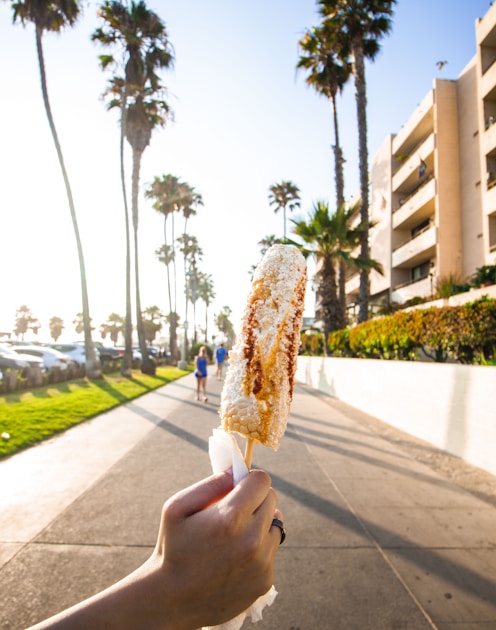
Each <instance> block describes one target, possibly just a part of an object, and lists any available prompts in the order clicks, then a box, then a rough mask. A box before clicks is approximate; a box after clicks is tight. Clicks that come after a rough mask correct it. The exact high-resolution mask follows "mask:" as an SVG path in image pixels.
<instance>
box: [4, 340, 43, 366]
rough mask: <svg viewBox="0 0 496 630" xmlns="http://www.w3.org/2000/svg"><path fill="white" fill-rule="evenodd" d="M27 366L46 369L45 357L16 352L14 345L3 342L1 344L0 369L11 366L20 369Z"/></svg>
mask: <svg viewBox="0 0 496 630" xmlns="http://www.w3.org/2000/svg"><path fill="white" fill-rule="evenodd" d="M30 347H31V346H30ZM27 367H40V368H42V369H44V363H43V359H41V358H40V357H35V356H33V355H31V354H26V353H21V352H15V351H14V347H9V346H5V345H3V344H1V345H0V369H2V368H11V369H15V370H20V369H23V368H27Z"/></svg>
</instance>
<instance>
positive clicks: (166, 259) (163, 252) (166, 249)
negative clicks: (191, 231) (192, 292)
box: [155, 244, 177, 360]
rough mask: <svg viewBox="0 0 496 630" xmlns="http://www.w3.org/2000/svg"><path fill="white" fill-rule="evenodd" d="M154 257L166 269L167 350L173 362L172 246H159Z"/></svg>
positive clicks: (174, 319)
mask: <svg viewBox="0 0 496 630" xmlns="http://www.w3.org/2000/svg"><path fill="white" fill-rule="evenodd" d="M155 255H156V256H157V258H158V260H159V262H161V263H163V264H164V265H165V267H166V269H167V290H168V297H169V315H170V317H169V319H168V322H169V348H170V352H171V356H172V358H173V359H174V360H175V358H176V356H177V323H176V317H174V316H173V313H174V314H175V312H176V311H175V306H174V309H173V308H172V295H171V286H170V273H169V265H170V264H171V263H172V262H173V261H174V260H175V255H176V254H175V251H174V248H173V246H172V245H166V244H164V245H161V246H160V247H159V248H158V249H157V250H155Z"/></svg>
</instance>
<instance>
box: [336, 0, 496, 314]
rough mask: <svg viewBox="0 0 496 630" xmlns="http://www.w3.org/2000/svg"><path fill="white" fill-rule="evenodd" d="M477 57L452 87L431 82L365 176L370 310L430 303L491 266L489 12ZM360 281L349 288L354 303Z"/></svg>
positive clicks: (493, 39)
mask: <svg viewBox="0 0 496 630" xmlns="http://www.w3.org/2000/svg"><path fill="white" fill-rule="evenodd" d="M475 30H476V42H477V51H476V54H475V56H474V58H473V59H472V60H471V61H470V62H469V63H468V64H467V66H466V67H465V68H464V70H463V71H462V73H461V74H460V76H459V77H458V78H457V79H456V80H445V79H435V80H434V81H433V85H432V89H431V90H430V91H429V92H428V93H427V94H426V95H425V96H424V98H423V100H422V101H421V103H420V104H419V105H418V106H417V108H416V109H415V111H414V112H413V113H412V115H411V116H410V118H409V119H408V120H407V121H406V122H405V124H404V125H403V127H402V128H401V130H400V131H398V132H397V133H396V134H394V135H391V136H388V137H387V138H386V140H385V141H384V143H383V144H382V146H381V147H380V149H379V151H378V152H377V153H376V154H375V156H374V158H373V160H372V164H371V172H370V181H371V204H370V207H371V219H372V221H373V222H374V227H372V229H371V231H370V252H371V256H372V257H373V258H374V259H376V260H378V261H379V262H380V263H381V264H382V266H383V269H384V275H382V276H381V275H380V274H378V273H376V272H372V273H371V276H370V294H371V303H372V304H375V305H376V306H381V305H385V304H388V303H399V304H401V303H404V302H406V301H407V300H409V299H411V298H413V297H416V296H420V297H424V298H425V297H428V296H430V295H433V294H434V292H435V289H436V286H437V284H438V282H439V281H441V280H443V279H448V278H451V279H457V280H459V281H460V282H464V281H467V280H468V279H469V278H470V276H472V275H473V274H474V273H475V272H476V270H477V268H478V267H481V266H483V265H492V264H496V63H495V62H496V4H495V5H493V6H492V7H491V8H490V9H489V11H488V12H487V14H486V15H485V16H484V18H482V19H480V20H478V21H477V22H476V25H475ZM358 284H359V283H358V275H357V274H353V275H351V276H350V277H349V278H348V281H347V283H346V293H347V300H348V303H349V304H353V303H354V302H356V300H357V295H358Z"/></svg>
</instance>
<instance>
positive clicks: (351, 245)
mask: <svg viewBox="0 0 496 630" xmlns="http://www.w3.org/2000/svg"><path fill="white" fill-rule="evenodd" d="M359 212H360V204H356V205H353V206H346V205H345V204H344V203H343V204H342V205H341V206H339V207H338V208H337V210H336V212H335V213H334V215H333V217H332V223H333V230H334V236H335V238H336V242H337V243H338V251H339V260H338V271H339V273H338V300H339V305H340V308H341V312H342V315H343V321H345V320H346V292H345V285H346V270H347V269H349V268H352V269H358V270H359V271H360V270H362V269H364V270H365V271H367V272H368V271H370V269H375V270H376V271H378V272H379V273H380V274H382V273H383V268H382V265H381V264H380V263H379V262H377V261H376V260H373V259H371V258H366V259H362V257H361V256H354V251H355V250H356V248H357V247H359V245H360V243H361V238H362V233H363V231H364V230H365V229H366V226H364V225H363V223H362V222H361V221H360V222H359V223H358V224H356V225H353V221H354V219H355V217H356V215H357V213H359ZM368 227H372V224H371V223H370V222H369V225H368Z"/></svg>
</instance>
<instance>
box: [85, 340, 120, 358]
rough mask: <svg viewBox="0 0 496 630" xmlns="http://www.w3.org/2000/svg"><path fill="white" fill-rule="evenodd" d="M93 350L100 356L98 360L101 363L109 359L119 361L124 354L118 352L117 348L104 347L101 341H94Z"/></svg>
mask: <svg viewBox="0 0 496 630" xmlns="http://www.w3.org/2000/svg"><path fill="white" fill-rule="evenodd" d="M93 343H94V344H95V348H96V349H97V350H98V353H99V355H100V359H101V360H102V361H105V360H107V361H108V360H109V359H119V358H120V357H122V355H123V354H124V351H123V350H119V348H113V347H112V346H104V345H103V343H102V342H101V341H94V342H93Z"/></svg>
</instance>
